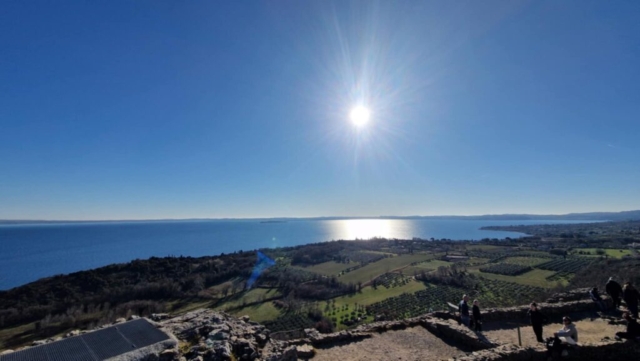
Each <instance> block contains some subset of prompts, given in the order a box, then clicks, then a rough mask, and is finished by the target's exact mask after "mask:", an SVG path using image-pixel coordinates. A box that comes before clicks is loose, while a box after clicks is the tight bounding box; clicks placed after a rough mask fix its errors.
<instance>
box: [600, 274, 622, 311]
mask: <svg viewBox="0 0 640 361" xmlns="http://www.w3.org/2000/svg"><path fill="white" fill-rule="evenodd" d="M604 289H605V291H606V292H607V294H608V295H609V296H610V297H611V300H612V301H613V307H614V308H619V307H620V304H621V301H622V299H621V296H622V287H621V286H620V284H619V283H618V282H616V281H614V280H613V277H609V281H607V284H606V286H605V288H604Z"/></svg>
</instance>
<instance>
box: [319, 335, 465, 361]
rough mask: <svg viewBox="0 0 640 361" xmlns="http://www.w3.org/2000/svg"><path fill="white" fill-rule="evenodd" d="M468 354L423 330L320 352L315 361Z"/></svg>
mask: <svg viewBox="0 0 640 361" xmlns="http://www.w3.org/2000/svg"><path fill="white" fill-rule="evenodd" d="M465 354H466V353H465V352H463V351H461V350H459V349H458V348H456V347H455V346H450V345H448V344H447V343H445V342H444V341H442V340H441V339H439V338H438V337H436V336H434V335H433V334H431V333H430V332H429V331H427V330H425V329H424V328H422V327H414V328H409V329H406V330H402V331H389V332H385V333H382V334H379V335H378V334H376V335H374V336H373V337H372V338H369V339H365V340H363V341H360V342H354V343H350V344H345V345H342V346H334V347H331V348H325V349H318V350H317V354H316V356H315V357H314V358H313V360H314V361H336V360H341V361H342V360H350V361H351V360H352V361H356V360H362V361H364V360H367V361H386V360H403V361H418V360H420V361H422V360H442V359H445V360H446V359H449V358H452V357H456V356H464V355H465Z"/></svg>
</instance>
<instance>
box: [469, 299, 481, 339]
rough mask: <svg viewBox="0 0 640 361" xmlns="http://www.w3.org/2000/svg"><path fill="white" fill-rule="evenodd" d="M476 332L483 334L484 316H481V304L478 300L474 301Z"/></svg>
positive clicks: (473, 313) (473, 312) (473, 314)
mask: <svg viewBox="0 0 640 361" xmlns="http://www.w3.org/2000/svg"><path fill="white" fill-rule="evenodd" d="M471 314H472V316H473V325H474V328H473V329H474V331H476V332H482V315H481V314H480V303H479V302H478V300H473V307H472V312H471Z"/></svg>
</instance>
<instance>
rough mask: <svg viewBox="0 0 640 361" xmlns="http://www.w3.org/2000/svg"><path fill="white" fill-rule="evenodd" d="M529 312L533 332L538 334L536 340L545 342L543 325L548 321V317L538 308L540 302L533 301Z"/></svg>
mask: <svg viewBox="0 0 640 361" xmlns="http://www.w3.org/2000/svg"><path fill="white" fill-rule="evenodd" d="M527 314H528V315H529V320H531V327H532V328H533V333H535V334H536V340H538V342H544V340H543V339H542V325H543V324H544V323H545V322H546V321H547V318H546V317H544V315H543V314H542V312H540V310H538V304H537V303H535V302H531V305H529V311H528V312H527Z"/></svg>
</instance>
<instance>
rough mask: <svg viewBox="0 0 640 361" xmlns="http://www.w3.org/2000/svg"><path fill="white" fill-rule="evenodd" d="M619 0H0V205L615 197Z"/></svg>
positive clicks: (633, 168) (95, 216) (633, 154)
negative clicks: (221, 0) (232, 0)
mask: <svg viewBox="0 0 640 361" xmlns="http://www.w3.org/2000/svg"><path fill="white" fill-rule="evenodd" d="M638 19H640V2H639V1H614V2H608V1H583V0H573V1H551V0H549V1H314V2H309V1H276V2H258V1H241V2H208V1H189V2H175V1H89V2H51V1H3V2H1V3H0V49H2V51H1V54H2V55H1V56H0V94H1V96H0V205H2V206H1V207H0V219H57V220H101V219H159V218H192V217H197V218H223V217H230V218H249V217H315V216H346V217H349V216H378V215H397V216H404V215H440V214H452V215H468V214H500V213H537V214H558V213H569V212H588V211H621V210H628V209H637V208H638V201H639V200H640V187H639V186H638V184H640V166H639V164H640V163H639V161H638V160H639V159H640V143H639V142H638V136H639V135H640V121H639V120H640V66H639V65H638V64H640V21H638Z"/></svg>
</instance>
